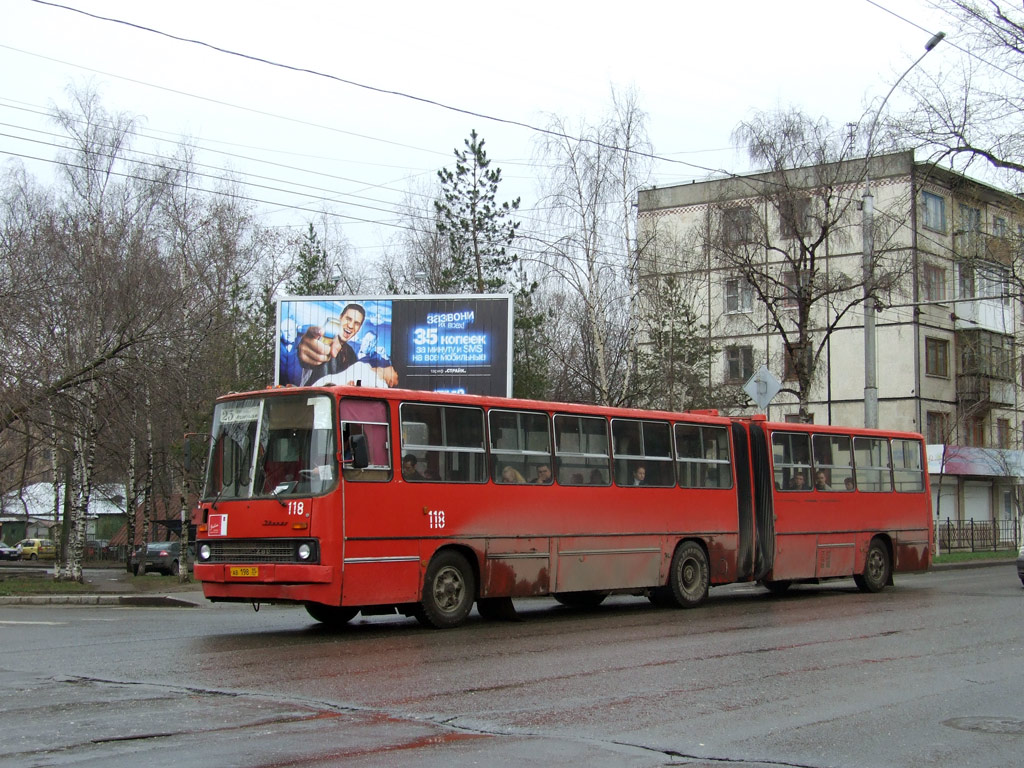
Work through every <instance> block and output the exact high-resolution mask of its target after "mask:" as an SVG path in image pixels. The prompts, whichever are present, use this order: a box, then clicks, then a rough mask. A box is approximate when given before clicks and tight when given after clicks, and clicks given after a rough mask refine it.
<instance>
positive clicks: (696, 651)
mask: <svg viewBox="0 0 1024 768" xmlns="http://www.w3.org/2000/svg"><path fill="white" fill-rule="evenodd" d="M1022 605H1024V589H1022V588H1021V584H1020V581H1019V580H1018V578H1017V574H1016V571H1015V568H1014V566H1013V563H1012V562H1009V563H1005V564H1001V565H994V566H990V567H985V568H979V569H972V570H955V571H937V572H933V573H929V574H923V575H916V576H901V577H897V583H896V587H895V588H890V589H887V590H885V591H884V592H882V593H881V594H878V595H863V594H861V593H859V592H858V591H857V590H856V588H855V587H854V586H853V584H852V581H841V582H834V583H832V584H829V585H823V586H817V587H804V588H797V589H794V590H793V591H792V592H791V593H790V594H789V595H787V596H785V597H782V598H773V597H769V596H767V594H766V593H765V592H764V591H763V590H761V589H759V588H757V587H754V586H731V587H725V588H718V589H714V590H712V595H711V599H710V600H709V602H708V603H707V604H706V605H705V606H703V607H702V608H700V609H698V610H695V611H676V610H666V609H658V608H654V607H653V606H651V605H650V604H648V603H647V601H646V600H644V599H642V598H634V597H617V598H613V599H611V600H609V601H608V603H606V605H604V606H602V607H601V608H600V609H598V610H595V611H589V612H577V611H571V610H569V609H566V608H563V607H561V606H558V605H557V604H556V603H554V601H552V600H524V601H517V608H518V609H519V611H520V613H521V615H522V617H523V619H524V620H523V621H521V622H514V623H510V622H485V621H483V620H481V619H479V618H478V617H476V616H475V615H474V616H473V617H471V620H470V621H469V622H468V623H467V625H466V626H464V627H462V628H460V629H457V630H454V631H447V632H438V631H430V630H425V629H422V628H420V627H419V626H418V625H417V624H416V623H415V622H414V621H412V620H408V619H404V618H401V617H397V616H396V617H387V618H384V617H378V618H373V619H368V620H358V619H357V620H356V622H354V624H353V625H352V626H351V627H349V628H348V629H346V630H344V631H341V632H329V631H325V630H324V629H323V628H322V627H320V626H319V625H316V624H315V623H314V622H313V621H312V620H311V619H309V618H308V617H307V616H306V614H305V612H304V611H303V610H302V609H296V608H287V607H264V608H263V609H262V610H260V611H259V613H255V612H254V611H253V610H252V608H251V607H248V606H225V605H203V606H200V607H191V608H184V607H178V608H140V607H117V606H110V607H108V606H93V607H84V606H32V605H17V606H2V607H0V644H2V649H3V655H2V657H0V686H2V690H3V691H4V693H3V695H2V696H0V717H2V719H0V723H2V726H0V766H8V765H11V766H36V765H38V766H49V765H71V766H91V765H97V766H99V765H102V766H104V767H105V768H117V767H118V766H133V767H136V766H139V765H147V766H163V765H167V766H170V765H176V766H181V765H184V766H191V765H205V766H245V767H246V768H258V767H262V766H267V767H269V766H293V765H294V766H307V765H313V766H333V765H346V766H351V765H355V766H362V765H366V766H380V765H396V766H397V765H401V766H435V765H436V766H441V765H445V766H450V765H477V764H479V765H506V764H512V763H515V764H517V765H519V766H541V765H544V766H550V765H553V764H586V765H587V766H660V765H692V766H711V765H715V766H723V765H725V766H767V765H772V766H802V767H811V766H813V767H817V766H821V767H822V768H824V767H826V766H830V767H834V766H840V767H841V766H850V767H851V768H852V767H856V768H866V767H869V766H879V767H882V766H884V767H885V768H892V767H894V766H896V767H898V766H908V768H909V766H913V767H914V768H921V767H922V766H1000V768H1003V767H1004V766H1010V765H1018V764H1021V762H1022V760H1021V754H1022V750H1024V718H1021V716H1020V715H1019V714H1018V713H1019V711H1020V706H1019V701H1020V691H1021V690H1022V683H1024V667H1022V665H1021V657H1022V651H1024V621H1022V615H1021V611H1022Z"/></svg>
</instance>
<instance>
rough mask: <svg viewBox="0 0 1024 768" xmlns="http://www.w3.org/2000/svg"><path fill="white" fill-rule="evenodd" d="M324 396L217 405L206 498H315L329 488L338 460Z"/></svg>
mask: <svg viewBox="0 0 1024 768" xmlns="http://www.w3.org/2000/svg"><path fill="white" fill-rule="evenodd" d="M331 413H332V410H331V399H330V398H329V397H327V396H324V395H296V396H284V397H266V398H248V399H245V400H231V401H228V402H223V403H219V404H218V405H217V407H216V408H215V409H214V412H213V432H212V437H213V440H212V443H211V446H210V457H209V461H208V462H207V465H206V466H207V476H206V486H205V493H204V497H205V498H207V499H216V500H218V501H219V500H222V499H248V498H258V497H268V496H274V497H281V496H314V495H318V494H322V493H326V492H327V491H329V490H330V489H331V488H333V487H334V486H335V484H336V482H337V478H338V460H337V449H336V447H335V446H336V440H335V437H334V432H335V430H334V420H333V419H332V417H331Z"/></svg>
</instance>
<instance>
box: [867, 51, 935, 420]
mask: <svg viewBox="0 0 1024 768" xmlns="http://www.w3.org/2000/svg"><path fill="white" fill-rule="evenodd" d="M945 36H946V33H945V32H939V33H937V34H935V35H933V36H932V38H931V39H930V40H929V41H928V42H927V43H925V46H924V53H922V54H921V55H920V56H918V57H917V60H916V61H915V62H914V63H913V64H911V65H910V66H909V67H907V70H906V71H905V72H904V73H903V74H902V75H900V76H899V79H898V80H897V81H896V82H895V83H893V85H892V88H890V89H889V92H888V93H887V94H885V98H884V99H882V103H881V104H879V105H878V109H877V110H876V111H875V116H874V118H873V119H872V121H871V127H870V128H869V129H868V143H867V157H866V158H865V161H864V167H865V170H864V198H863V202H862V203H861V211H862V212H863V218H862V221H861V227H862V229H861V236H862V252H863V260H862V263H861V269H862V274H863V277H864V426H865V427H867V428H868V429H877V428H878V369H877V360H876V355H875V311H876V310H875V308H874V306H873V304H874V277H875V267H874V260H875V234H874V216H875V200H874V197H873V196H872V195H871V145H872V143H873V142H874V137H875V128H876V127H877V126H878V118H879V117H881V115H882V109H883V108H884V107H885V104H886V102H887V101H889V97H890V96H892V94H893V91H895V90H896V88H897V87H898V86H899V84H900V83H902V82H903V78H905V77H906V76H907V75H909V74H910V70H912V69H913V68H914V67H916V66H917V65H918V64H920V63H921V60H922V59H923V58H924V57H925V56H927V55H928V54H929V53H930V52H931V50H932V48H934V47H935V46H937V45H938V44H939V43H940V42H942V38H944V37H945ZM911 204H913V201H911Z"/></svg>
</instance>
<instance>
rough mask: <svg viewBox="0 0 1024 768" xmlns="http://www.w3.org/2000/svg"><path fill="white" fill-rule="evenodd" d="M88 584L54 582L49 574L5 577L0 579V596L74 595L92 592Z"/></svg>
mask: <svg viewBox="0 0 1024 768" xmlns="http://www.w3.org/2000/svg"><path fill="white" fill-rule="evenodd" d="M93 591H94V589H93V587H92V586H91V585H89V584H79V583H78V582H77V581H54V579H53V577H52V576H50V575H49V574H45V575H44V576H42V577H40V576H7V577H2V578H0V596H3V597H10V596H12V595H76V594H79V593H82V592H93Z"/></svg>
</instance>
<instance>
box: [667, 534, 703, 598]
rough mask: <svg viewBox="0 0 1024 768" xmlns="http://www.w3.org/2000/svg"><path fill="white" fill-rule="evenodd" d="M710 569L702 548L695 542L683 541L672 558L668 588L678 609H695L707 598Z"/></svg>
mask: <svg viewBox="0 0 1024 768" xmlns="http://www.w3.org/2000/svg"><path fill="white" fill-rule="evenodd" d="M710 586H711V569H710V567H709V566H708V556H707V554H706V553H705V552H704V548H703V547H702V546H701V545H700V544H698V543H697V542H695V541H684V542H683V543H682V544H680V545H679V547H678V548H676V553H675V555H673V556H672V565H671V568H670V570H669V574H668V588H669V590H671V592H672V599H673V601H674V602H675V604H676V605H677V606H679V607H680V608H696V607H697V606H698V605H700V604H701V603H703V602H704V601H705V600H706V599H707V596H708V588H709V587H710Z"/></svg>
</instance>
